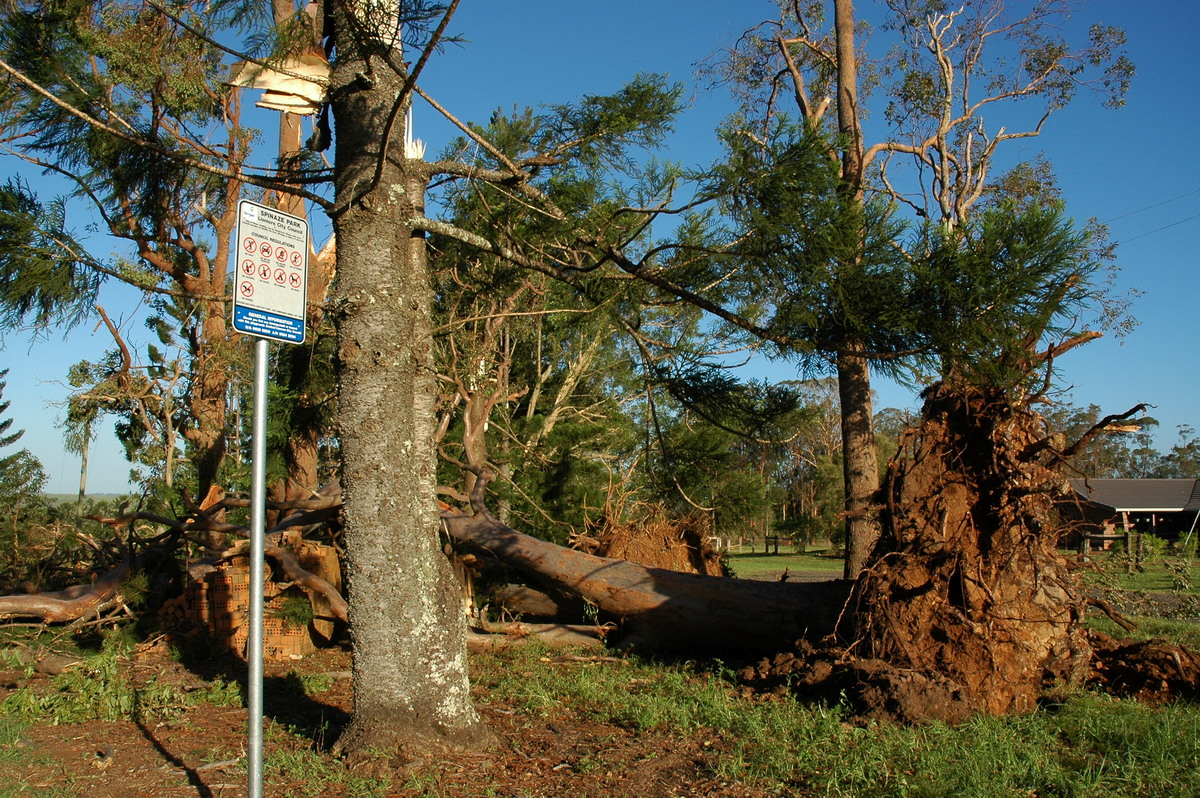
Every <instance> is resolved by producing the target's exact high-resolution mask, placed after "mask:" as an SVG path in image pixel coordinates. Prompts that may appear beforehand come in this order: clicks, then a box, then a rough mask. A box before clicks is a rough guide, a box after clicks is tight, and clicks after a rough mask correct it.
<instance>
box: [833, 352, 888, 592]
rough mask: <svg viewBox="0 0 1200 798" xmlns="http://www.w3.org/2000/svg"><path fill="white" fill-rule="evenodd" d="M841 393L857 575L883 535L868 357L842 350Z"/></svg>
mask: <svg viewBox="0 0 1200 798" xmlns="http://www.w3.org/2000/svg"><path fill="white" fill-rule="evenodd" d="M837 370H838V397H839V400H840V403H841V408H842V413H841V415H842V473H843V477H844V479H845V508H846V567H845V571H844V573H843V576H844V577H845V578H846V579H854V578H856V577H857V576H858V574H859V573H860V572H861V571H862V569H863V568H865V567H866V566H867V561H868V558H869V557H870V555H871V552H872V550H874V548H875V543H876V541H877V540H879V532H880V527H879V513H878V511H877V510H876V509H875V503H876V494H877V492H878V491H879V460H878V456H877V455H876V452H875V422H874V418H873V417H872V403H871V374H870V364H869V363H868V362H867V359H866V358H865V357H861V356H859V355H851V354H846V353H839V355H838V359H837Z"/></svg>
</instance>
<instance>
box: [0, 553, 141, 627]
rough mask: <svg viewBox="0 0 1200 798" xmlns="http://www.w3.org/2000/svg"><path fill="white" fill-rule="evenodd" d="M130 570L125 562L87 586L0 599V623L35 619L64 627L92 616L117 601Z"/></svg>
mask: <svg viewBox="0 0 1200 798" xmlns="http://www.w3.org/2000/svg"><path fill="white" fill-rule="evenodd" d="M130 567H131V566H130V562H129V560H128V559H126V560H124V561H123V562H122V563H121V564H120V565H118V566H117V567H116V568H113V569H112V570H111V571H109V572H108V573H106V574H104V576H102V577H100V578H99V579H97V580H96V581H94V582H92V583H91V584H87V585H72V586H71V587H68V588H65V589H63V590H53V591H48V592H45V593H29V594H25V595H19V594H18V595H13V596H0V619H4V620H9V619H12V618H36V619H38V620H40V621H41V622H42V623H65V622H67V621H76V620H79V619H80V618H87V617H90V616H92V615H96V614H97V613H100V612H103V611H104V610H105V609H106V608H108V607H110V606H112V605H113V604H114V603H115V602H116V601H119V600H120V594H121V586H122V585H123V584H124V582H125V579H126V577H128V576H129V572H130Z"/></svg>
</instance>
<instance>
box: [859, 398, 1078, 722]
mask: <svg viewBox="0 0 1200 798" xmlns="http://www.w3.org/2000/svg"><path fill="white" fill-rule="evenodd" d="M1046 435H1047V430H1046V426H1045V422H1044V421H1043V419H1042V418H1041V416H1040V415H1039V414H1037V413H1036V412H1033V411H1032V410H1031V409H1030V408H1029V406H1028V405H1027V404H1024V403H1019V402H1012V401H1008V400H1007V399H1006V397H1005V395H1004V393H1003V392H1000V391H995V392H989V391H985V390H980V389H975V388H969V387H968V388H963V387H957V388H954V387H950V386H949V385H948V384H946V383H941V384H939V385H936V386H934V387H933V388H931V389H930V390H929V391H928V392H927V393H926V396H925V404H924V407H923V410H922V418H921V423H920V426H919V427H918V428H917V430H916V431H915V433H914V434H912V435H910V436H909V438H908V439H907V440H906V441H904V442H903V445H902V447H901V452H900V454H899V455H898V456H897V458H896V459H895V461H894V462H893V463H892V465H891V467H890V468H889V470H888V477H887V481H886V483H885V486H884V488H883V491H882V493H883V497H882V498H883V511H882V528H883V534H882V537H881V539H880V541H879V545H878V547H877V549H876V551H875V558H874V561H873V563H872V565H871V567H870V568H869V569H868V570H866V571H865V572H864V573H863V574H862V575H861V576H860V577H859V580H858V585H857V589H856V591H855V594H856V599H855V601H856V612H855V629H854V639H855V642H854V644H853V645H852V647H851V648H852V650H853V651H854V653H855V654H857V655H858V656H859V657H861V658H867V659H875V660H881V661H884V662H887V663H889V664H890V665H891V666H892V668H893V669H896V670H901V671H905V672H909V673H912V674H914V678H915V677H916V676H922V677H924V678H927V679H930V680H934V681H935V682H936V683H938V684H940V685H942V687H943V689H945V690H946V691H947V692H948V694H949V695H950V696H951V697H952V700H951V701H950V702H949V704H950V705H949V706H947V707H946V709H945V710H943V712H947V713H949V714H950V715H951V716H952V717H951V718H946V719H952V718H953V717H957V716H959V715H960V714H962V713H963V712H975V711H982V712H987V713H990V714H1007V713H1011V712H1026V711H1029V710H1032V709H1033V708H1034V707H1035V706H1036V704H1037V699H1038V696H1039V694H1040V692H1041V690H1042V687H1043V685H1045V684H1046V683H1047V682H1050V681H1056V680H1062V681H1069V682H1079V681H1080V680H1082V678H1083V677H1084V675H1085V674H1086V671H1087V667H1088V663H1089V661H1090V659H1091V655H1092V650H1091V647H1090V645H1089V644H1088V641H1087V638H1086V636H1085V634H1084V630H1083V626H1082V620H1083V615H1084V609H1085V601H1084V597H1083V594H1082V592H1081V591H1080V590H1079V589H1078V587H1077V585H1076V581H1075V579H1074V577H1073V576H1072V574H1071V573H1070V572H1069V570H1068V566H1067V563H1066V561H1065V560H1064V559H1063V557H1061V556H1060V555H1059V553H1058V549H1057V542H1058V521H1057V515H1056V513H1055V503H1056V502H1057V501H1058V500H1060V499H1062V498H1064V497H1065V496H1066V495H1067V491H1068V490H1069V485H1068V483H1067V481H1066V479H1065V478H1064V477H1063V475H1062V474H1061V473H1060V472H1059V471H1057V470H1055V469H1054V468H1052V467H1051V466H1052V465H1053V460H1052V459H1051V458H1050V457H1048V456H1047V449H1046V447H1045V446H1044V445H1042V443H1041V442H1042V441H1043V439H1044V438H1045V437H1046ZM889 678H891V677H889ZM901 714H904V715H908V714H912V715H914V716H918V718H919V716H920V715H921V714H924V712H918V711H916V710H915V709H914V711H913V712H912V713H908V712H905V711H904V710H903V709H901ZM933 714H934V716H935V717H936V716H937V715H938V714H939V711H938V710H936V709H934V711H933Z"/></svg>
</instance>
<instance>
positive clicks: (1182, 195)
mask: <svg viewBox="0 0 1200 798" xmlns="http://www.w3.org/2000/svg"><path fill="white" fill-rule="evenodd" d="M1193 194H1200V188H1198V189H1196V190H1195V191H1189V192H1188V193H1186V194H1180V195H1179V196H1178V197H1171V198H1170V199H1166V200H1163V201H1162V202H1156V203H1154V204H1153V205H1147V206H1146V207H1145V208H1138V209H1137V210H1136V211H1130V212H1129V213H1123V214H1121V215H1120V216H1114V217H1112V218H1111V219H1109V220H1108V221H1106V222H1103V223H1102V224H1108V223H1109V222H1115V221H1117V220H1118V219H1124V218H1125V217H1127V216H1135V215H1137V214H1139V213H1144V212H1145V211H1152V210H1154V209H1155V208H1158V207H1160V206H1162V205H1167V204H1169V203H1172V202H1175V201H1176V200H1181V199H1183V198H1184V197H1190V196H1192V195H1193ZM1192 218H1193V219H1194V218H1196V217H1194V216H1193V217H1192ZM1184 221H1187V220H1186V219H1184ZM1155 232H1157V231H1155ZM1145 235H1150V234H1149V233H1146V234H1145Z"/></svg>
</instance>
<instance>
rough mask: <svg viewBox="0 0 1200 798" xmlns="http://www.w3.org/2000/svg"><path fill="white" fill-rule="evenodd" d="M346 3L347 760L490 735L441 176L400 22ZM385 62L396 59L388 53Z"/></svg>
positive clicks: (343, 414) (343, 742)
mask: <svg viewBox="0 0 1200 798" xmlns="http://www.w3.org/2000/svg"><path fill="white" fill-rule="evenodd" d="M371 10H372V9H371V8H367V9H366V10H362V11H361V13H362V15H363V16H362V17H361V18H360V17H356V16H355V15H356V8H355V6H353V5H350V6H348V7H344V8H340V10H339V12H338V16H337V19H338V51H339V57H338V59H337V66H336V67H335V70H334V75H333V80H332V92H331V96H332V97H333V98H334V99H333V111H334V119H335V121H336V126H337V138H336V169H335V171H336V177H335V185H336V190H337V204H338V206H339V209H338V212H337V213H336V215H335V219H334V222H335V231H336V235H337V259H338V275H339V285H338V295H337V304H336V308H337V310H336V312H337V314H338V362H337V369H338V371H337V373H338V391H339V403H338V408H339V437H340V441H341V447H342V484H343V488H344V493H345V509H344V520H345V525H346V530H347V532H346V556H347V565H348V578H349V584H350V628H351V634H352V638H353V643H354V648H353V657H354V660H353V661H354V715H353V718H352V720H351V723H350V725H349V726H348V727H347V729H346V730H345V731H344V733H343V735H342V737H341V738H340V739H339V741H338V745H337V747H338V749H339V750H340V751H342V752H344V753H347V754H357V753H362V752H364V751H366V750H369V749H372V748H376V749H383V750H390V749H396V748H400V749H402V750H403V752H404V753H405V755H408V756H422V755H425V754H427V753H429V752H430V751H435V750H439V749H448V748H462V747H471V746H474V745H477V744H478V743H480V742H481V741H482V740H484V739H486V737H487V732H486V730H485V728H484V727H483V725H482V723H481V722H480V720H479V717H478V715H477V714H476V712H475V710H474V708H473V707H472V704H471V700H470V694H469V685H468V681H467V664H466V628H465V622H464V619H463V617H462V612H461V607H460V604H459V601H458V592H457V587H456V585H455V584H454V577H453V575H452V573H451V571H450V565H449V563H448V562H447V560H446V558H445V556H443V554H442V552H441V547H440V543H439V539H438V535H439V530H440V524H439V521H438V515H437V507H436V504H435V498H434V487H435V467H436V462H435V453H434V446H433V435H434V425H435V422H434V399H435V396H436V386H435V385H434V373H433V368H432V362H431V345H432V337H431V326H432V323H431V313H432V301H433V292H432V287H431V284H430V279H429V274H428V264H427V261H426V252H425V239H424V237H423V235H422V234H421V233H420V232H419V231H417V230H415V229H414V228H413V223H412V220H413V219H414V218H416V217H417V216H419V215H421V214H422V213H423V212H424V207H423V205H424V191H425V186H426V182H427V181H428V174H427V171H426V167H425V165H424V163H422V162H418V161H412V160H409V159H408V158H407V157H406V155H405V153H404V150H403V129H402V125H397V127H396V129H394V130H392V131H391V132H392V135H391V136H390V137H388V136H386V135H385V131H386V130H388V124H387V122H388V119H389V117H392V115H393V114H394V112H395V111H396V103H397V101H398V100H397V98H399V97H400V96H401V92H402V87H403V85H404V77H405V76H404V75H403V74H400V73H399V72H398V69H399V65H400V64H401V63H402V61H403V59H402V56H401V53H400V48H399V38H398V30H399V28H398V25H399V22H398V20H394V21H392V22H391V23H389V21H388V20H380V19H377V18H376V17H377V16H378V8H375V10H374V13H375V15H376V16H375V17H372V16H370V14H368V12H369V11H371ZM385 56H386V57H385Z"/></svg>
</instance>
